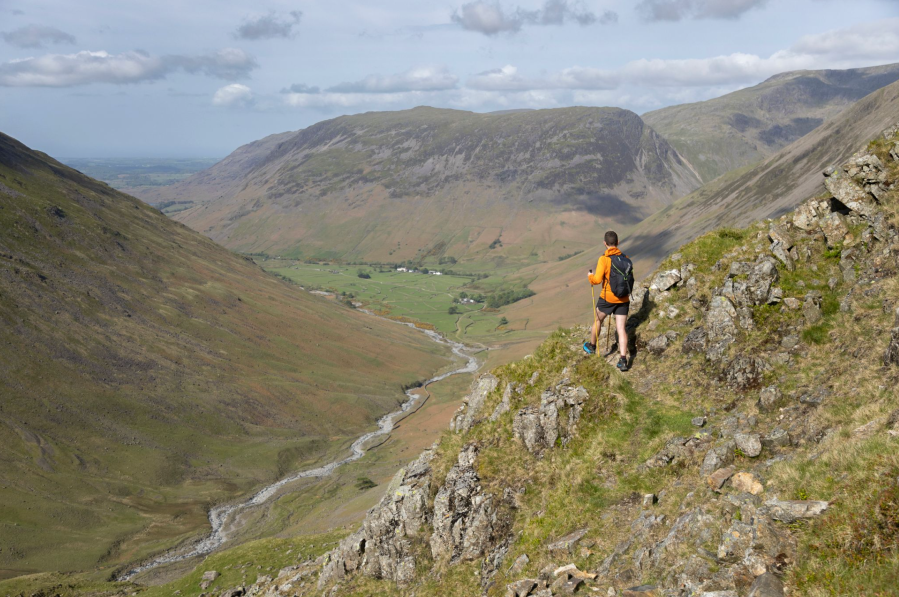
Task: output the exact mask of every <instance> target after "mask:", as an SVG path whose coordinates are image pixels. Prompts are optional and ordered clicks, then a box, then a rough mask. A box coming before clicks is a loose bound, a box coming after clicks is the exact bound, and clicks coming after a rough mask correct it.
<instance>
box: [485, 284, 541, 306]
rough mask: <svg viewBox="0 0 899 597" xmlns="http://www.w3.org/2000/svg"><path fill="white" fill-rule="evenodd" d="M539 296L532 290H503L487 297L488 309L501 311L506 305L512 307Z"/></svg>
mask: <svg viewBox="0 0 899 597" xmlns="http://www.w3.org/2000/svg"><path fill="white" fill-rule="evenodd" d="M535 294H537V293H536V292H534V291H533V290H531V289H530V288H518V289H514V290H501V291H499V292H497V293H494V294H491V295H490V296H489V297H487V307H488V308H490V309H499V308H500V307H504V306H505V305H511V304H512V303H515V302H518V301H520V300H522V299H526V298H528V297H530V296H534V295H535Z"/></svg>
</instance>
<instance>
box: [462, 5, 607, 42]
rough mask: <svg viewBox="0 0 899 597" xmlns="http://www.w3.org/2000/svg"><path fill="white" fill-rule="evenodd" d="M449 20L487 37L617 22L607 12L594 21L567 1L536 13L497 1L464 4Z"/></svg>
mask: <svg viewBox="0 0 899 597" xmlns="http://www.w3.org/2000/svg"><path fill="white" fill-rule="evenodd" d="M450 19H451V20H452V22H454V23H457V24H458V25H460V26H461V27H462V28H463V29H467V30H468V31H476V32H478V33H483V34H484V35H488V36H490V35H497V34H499V33H517V32H518V31H520V30H521V28H522V27H523V26H525V25H564V24H565V23H568V22H575V23H578V24H579V25H592V24H594V23H596V22H599V23H600V24H602V25H608V24H612V23H616V22H618V14H617V13H615V12H613V11H611V10H607V11H606V12H605V13H603V14H602V16H600V17H597V16H596V14H595V13H593V12H591V11H589V10H587V9H586V8H584V7H583V6H582V5H581V4H580V3H577V2H569V1H568V0H546V3H545V4H544V5H543V7H542V8H540V9H538V10H525V9H523V8H521V7H517V8H514V9H508V10H507V9H504V8H503V7H502V5H500V4H499V2H496V1H490V0H474V1H473V2H468V3H466V4H463V5H462V6H461V7H460V8H459V9H457V10H456V11H455V12H453V14H452V15H450Z"/></svg>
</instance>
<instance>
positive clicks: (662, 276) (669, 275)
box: [649, 269, 681, 292]
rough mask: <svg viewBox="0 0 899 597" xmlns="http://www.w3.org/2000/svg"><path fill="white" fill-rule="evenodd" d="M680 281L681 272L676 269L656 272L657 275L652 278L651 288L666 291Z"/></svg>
mask: <svg viewBox="0 0 899 597" xmlns="http://www.w3.org/2000/svg"><path fill="white" fill-rule="evenodd" d="M680 281H681V275H680V272H679V271H678V270H676V269H671V270H667V271H664V272H659V273H658V274H656V277H655V278H653V279H652V283H651V284H650V286H649V288H650V289H654V290H658V291H659V292H665V291H666V290H668V289H669V288H671V287H672V286H674V285H675V284H677V283H678V282H680Z"/></svg>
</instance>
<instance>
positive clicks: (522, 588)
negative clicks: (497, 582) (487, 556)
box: [506, 578, 537, 597]
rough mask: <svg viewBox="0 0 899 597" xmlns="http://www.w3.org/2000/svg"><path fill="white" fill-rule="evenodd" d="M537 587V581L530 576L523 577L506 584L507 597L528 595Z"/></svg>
mask: <svg viewBox="0 0 899 597" xmlns="http://www.w3.org/2000/svg"><path fill="white" fill-rule="evenodd" d="M536 587H537V581H536V580H533V579H530V578H523V579H521V580H519V581H515V582H513V583H512V584H510V585H506V595H507V597H528V595H530V594H531V591H533V590H534V589H535V588H536Z"/></svg>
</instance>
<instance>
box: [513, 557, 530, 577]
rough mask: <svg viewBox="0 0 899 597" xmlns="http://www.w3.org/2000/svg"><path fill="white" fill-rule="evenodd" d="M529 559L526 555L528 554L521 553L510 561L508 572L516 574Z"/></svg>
mask: <svg viewBox="0 0 899 597" xmlns="http://www.w3.org/2000/svg"><path fill="white" fill-rule="evenodd" d="M530 561H531V558H529V557H528V554H526V553H523V554H521V555H520V556H518V557H517V558H515V561H514V562H512V566H511V567H510V568H509V574H518V573H519V572H521V571H522V570H524V567H525V566H527V565H528V564H529V563H530Z"/></svg>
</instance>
